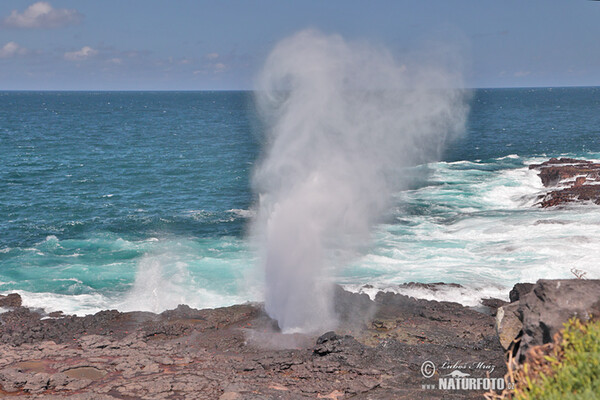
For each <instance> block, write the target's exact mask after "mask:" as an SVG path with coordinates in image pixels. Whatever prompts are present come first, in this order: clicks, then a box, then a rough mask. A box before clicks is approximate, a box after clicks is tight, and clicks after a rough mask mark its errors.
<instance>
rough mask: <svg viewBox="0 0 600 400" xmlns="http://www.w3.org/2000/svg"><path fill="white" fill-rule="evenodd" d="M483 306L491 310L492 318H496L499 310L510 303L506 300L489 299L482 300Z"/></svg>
mask: <svg viewBox="0 0 600 400" xmlns="http://www.w3.org/2000/svg"><path fill="white" fill-rule="evenodd" d="M481 304H482V305H484V306H485V307H487V308H488V309H489V310H490V315H491V316H492V317H494V316H496V313H497V310H498V308H500V307H502V306H505V305H507V304H508V303H507V302H506V301H504V300H500V299H494V298H487V299H481Z"/></svg>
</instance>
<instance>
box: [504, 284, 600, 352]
mask: <svg viewBox="0 0 600 400" xmlns="http://www.w3.org/2000/svg"><path fill="white" fill-rule="evenodd" d="M573 317H577V318H579V319H581V320H583V321H587V320H589V319H590V318H599V317H600V280H584V279H562V280H561V279H559V280H544V279H541V280H539V281H537V283H536V284H535V285H534V287H533V290H532V291H531V292H529V293H528V294H526V295H523V296H522V297H520V299H519V300H518V301H517V302H515V303H511V304H509V305H508V306H505V307H501V308H500V309H499V310H498V317H497V329H498V333H499V335H500V340H501V341H502V342H503V343H502V344H503V346H504V347H507V346H506V345H507V344H510V341H511V337H510V336H514V338H513V340H514V339H517V338H518V337H519V336H520V337H521V340H520V343H519V345H518V351H516V354H517V357H518V359H519V360H520V361H523V360H525V357H526V354H527V351H528V350H529V349H530V348H531V347H533V346H537V345H542V344H546V343H550V342H551V341H552V340H553V338H554V335H556V334H557V333H558V332H559V331H560V330H562V329H563V324H564V323H565V322H567V321H568V320H569V319H570V318H573ZM519 324H521V325H522V328H521V330H520V331H518V330H517V329H516V328H517V327H518V326H519ZM507 332H508V333H509V334H510V335H509V334H508V333H507ZM508 347H510V346H508ZM515 350H516V349H515Z"/></svg>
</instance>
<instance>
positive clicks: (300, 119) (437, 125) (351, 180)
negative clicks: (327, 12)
mask: <svg viewBox="0 0 600 400" xmlns="http://www.w3.org/2000/svg"><path fill="white" fill-rule="evenodd" d="M428 59H431V58H428ZM461 87H463V82H462V78H461V75H460V71H457V70H453V69H452V68H449V67H448V65H445V66H444V67H443V68H442V67H438V66H436V65H432V64H423V63H420V62H419V61H418V60H414V59H413V60H408V59H407V60H396V59H394V57H393V56H392V55H391V54H390V52H388V51H387V50H386V49H385V48H382V47H380V46H373V45H370V44H368V43H365V42H350V41H346V40H345V39H343V38H342V37H341V36H338V35H325V34H322V33H320V32H317V31H313V30H307V31H302V32H300V33H297V34H295V35H293V36H292V37H289V38H287V39H284V40H282V41H281V42H279V43H278V44H277V45H276V46H275V48H274V49H273V51H272V52H271V54H270V55H269V57H268V58H267V60H266V63H265V65H264V68H263V69H262V72H261V73H260V75H259V77H258V79H257V103H258V104H259V108H260V112H261V115H262V118H263V120H264V123H265V126H266V132H265V138H264V142H265V145H264V149H263V156H262V158H261V160H260V161H259V162H258V164H257V167H256V169H255V172H254V176H253V187H254V190H255V192H256V193H257V195H258V197H259V199H260V200H259V205H258V208H259V212H258V215H257V218H256V220H255V222H254V229H255V232H256V234H257V236H258V237H259V238H260V239H259V242H260V246H259V247H260V259H261V265H260V267H261V268H262V269H263V270H264V274H265V284H266V288H265V307H266V310H267V312H268V313H269V315H270V316H271V317H273V318H274V319H276V320H277V321H278V323H279V326H280V327H281V328H282V329H283V330H284V331H288V332H289V331H298V330H300V331H317V330H322V329H327V328H330V327H331V326H332V324H333V323H334V320H335V319H334V316H333V312H332V303H331V300H332V299H331V296H332V291H331V286H330V281H329V279H330V271H331V268H333V267H335V266H336V265H339V264H340V262H339V261H340V260H339V259H337V256H336V253H339V252H342V253H345V252H346V251H347V250H351V249H353V248H355V247H357V246H359V245H364V244H365V243H368V240H369V234H370V230H371V228H372V226H373V224H375V223H376V222H377V221H378V218H380V217H381V215H382V213H384V212H385V211H386V209H387V208H388V207H389V204H390V196H391V194H392V193H393V192H394V191H396V190H398V189H401V188H402V187H403V183H405V182H407V179H406V177H405V176H403V174H404V173H405V172H403V170H402V168H403V167H406V166H409V165H413V164H416V163H422V162H426V161H430V160H433V159H436V158H438V157H440V156H441V154H442V152H443V149H444V148H445V145H446V143H447V142H448V141H449V140H452V139H453V138H454V137H456V136H457V135H459V134H460V133H461V132H463V130H464V125H465V121H466V116H467V111H468V107H467V105H466V93H465V92H464V91H463V90H461V89H460V88H461Z"/></svg>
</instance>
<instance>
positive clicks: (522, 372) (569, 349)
mask: <svg viewBox="0 0 600 400" xmlns="http://www.w3.org/2000/svg"><path fill="white" fill-rule="evenodd" d="M532 350H533V351H532V352H531V353H530V354H529V355H528V359H527V362H526V363H525V364H523V366H521V367H520V368H519V369H518V370H517V371H516V373H515V374H514V378H515V379H514V380H515V389H514V391H513V392H512V393H508V394H509V396H508V397H511V398H513V399H518V400H534V399H535V400H538V399H540V400H541V399H543V400H553V399H556V400H559V399H560V400H564V399H600V321H595V322H588V323H582V322H581V321H579V320H578V319H571V320H570V321H569V322H568V323H566V324H565V328H564V329H563V331H562V332H561V333H560V335H557V337H556V338H555V342H554V344H552V345H549V346H548V345H546V346H539V347H538V348H537V349H535V348H534V349H532Z"/></svg>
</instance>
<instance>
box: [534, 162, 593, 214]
mask: <svg viewBox="0 0 600 400" xmlns="http://www.w3.org/2000/svg"><path fill="white" fill-rule="evenodd" d="M529 169H535V170H538V171H539V177H540V179H541V180H542V184H543V185H544V186H546V187H556V189H555V190H551V191H549V192H548V193H546V194H545V195H543V196H540V203H539V204H540V205H541V206H542V207H543V208H546V207H553V206H558V205H562V204H565V203H571V202H584V201H591V202H593V203H595V204H599V205H600V164H598V163H594V162H592V161H588V160H578V159H575V158H560V159H557V158H551V159H550V160H548V161H546V162H543V163H541V164H532V165H530V166H529Z"/></svg>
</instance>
